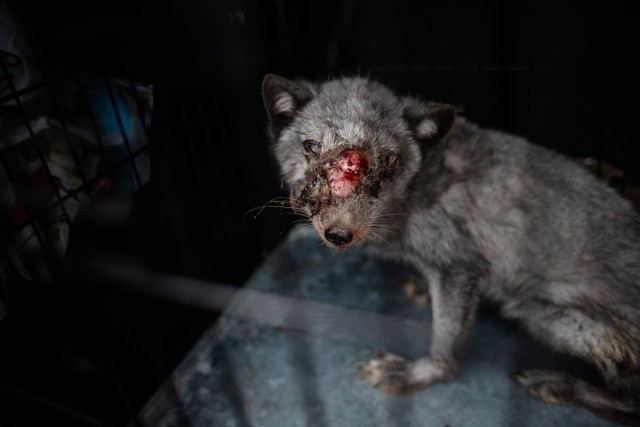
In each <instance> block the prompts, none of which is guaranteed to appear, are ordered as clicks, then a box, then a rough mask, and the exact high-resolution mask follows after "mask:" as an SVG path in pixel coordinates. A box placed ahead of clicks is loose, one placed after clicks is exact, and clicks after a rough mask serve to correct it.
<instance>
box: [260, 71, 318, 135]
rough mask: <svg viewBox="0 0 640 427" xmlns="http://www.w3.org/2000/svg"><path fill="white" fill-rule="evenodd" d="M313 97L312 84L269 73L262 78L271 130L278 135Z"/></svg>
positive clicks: (265, 105)
mask: <svg viewBox="0 0 640 427" xmlns="http://www.w3.org/2000/svg"><path fill="white" fill-rule="evenodd" d="M312 97H313V90H312V86H311V84H309V83H307V82H304V81H293V80H287V79H285V78H284V77H280V76H277V75H275V74H267V75H266V76H265V77H264V79H263V80H262V101H263V102H264V107H265V109H266V110H267V114H268V115H269V125H270V127H271V132H272V133H273V134H274V135H275V136H277V135H278V134H279V133H280V131H281V130H282V129H283V128H284V127H286V126H287V125H288V124H289V123H290V122H291V121H292V120H293V117H294V116H295V113H296V112H297V111H298V110H299V109H300V108H302V107H303V106H304V105H305V104H306V103H307V102H309V101H310V100H311V98H312Z"/></svg>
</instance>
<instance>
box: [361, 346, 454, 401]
mask: <svg viewBox="0 0 640 427" xmlns="http://www.w3.org/2000/svg"><path fill="white" fill-rule="evenodd" d="M358 366H359V367H360V373H359V375H358V378H360V379H364V378H368V379H369V380H370V381H371V383H372V384H373V386H374V387H378V388H380V389H382V390H383V391H385V392H387V393H391V394H407V393H412V392H414V391H418V390H421V389H423V388H425V387H426V386H428V385H429V384H431V383H433V382H436V381H440V380H443V379H448V378H450V377H451V376H452V372H451V370H450V369H448V368H446V367H445V366H443V364H442V363H434V361H432V360H431V359H429V358H423V359H418V360H416V361H411V360H408V359H405V358H404V357H402V356H398V355H397V354H393V353H387V352H379V353H377V354H376V355H375V356H374V358H373V359H371V360H369V361H366V362H360V363H358Z"/></svg>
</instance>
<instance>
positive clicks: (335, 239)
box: [324, 228, 353, 246]
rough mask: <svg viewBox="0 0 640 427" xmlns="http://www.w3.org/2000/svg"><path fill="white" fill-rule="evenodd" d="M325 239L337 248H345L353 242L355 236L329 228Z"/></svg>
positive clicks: (325, 233)
mask: <svg viewBox="0 0 640 427" xmlns="http://www.w3.org/2000/svg"><path fill="white" fill-rule="evenodd" d="M324 237H325V238H326V239H327V240H328V241H330V242H331V243H333V244H334V245H336V246H345V245H347V244H349V242H351V240H353V234H351V233H349V232H348V231H345V230H341V229H339V228H329V229H327V230H326V231H325V232H324Z"/></svg>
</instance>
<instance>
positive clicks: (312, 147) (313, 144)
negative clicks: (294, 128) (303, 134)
mask: <svg viewBox="0 0 640 427" xmlns="http://www.w3.org/2000/svg"><path fill="white" fill-rule="evenodd" d="M302 146H303V147H304V151H305V152H306V153H307V154H319V153H320V142H318V141H316V140H314V139H305V140H304V141H302Z"/></svg>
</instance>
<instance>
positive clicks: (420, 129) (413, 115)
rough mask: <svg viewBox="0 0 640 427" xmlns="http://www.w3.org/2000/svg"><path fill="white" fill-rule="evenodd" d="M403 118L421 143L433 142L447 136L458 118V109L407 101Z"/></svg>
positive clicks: (431, 103)
mask: <svg viewBox="0 0 640 427" xmlns="http://www.w3.org/2000/svg"><path fill="white" fill-rule="evenodd" d="M403 116H404V119H405V120H406V122H407V124H408V125H409V129H411V132H413V136H414V137H415V138H416V139H417V140H419V141H433V140H439V139H442V138H443V137H444V136H446V135H447V133H448V132H449V130H450V129H451V126H452V125H453V121H454V120H455V118H456V107H454V106H453V105H449V104H439V103H436V102H429V103H426V104H425V103H421V102H418V101H415V100H407V101H406V103H405V107H404V110H403Z"/></svg>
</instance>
